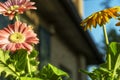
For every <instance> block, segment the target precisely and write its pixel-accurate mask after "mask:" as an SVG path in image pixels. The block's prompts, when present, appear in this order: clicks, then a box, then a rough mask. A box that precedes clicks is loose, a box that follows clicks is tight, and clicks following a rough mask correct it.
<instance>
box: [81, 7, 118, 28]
mask: <svg viewBox="0 0 120 80" xmlns="http://www.w3.org/2000/svg"><path fill="white" fill-rule="evenodd" d="M118 12H120V6H116V7H112V8H108V9H104V10H102V11H99V12H96V13H93V14H92V15H90V16H89V17H87V18H86V19H85V20H83V21H82V22H81V26H83V27H84V30H87V29H91V28H92V26H93V27H94V28H96V26H97V24H98V25H99V26H103V25H104V24H106V23H107V22H109V20H110V19H111V18H116V17H117V16H119V13H118Z"/></svg>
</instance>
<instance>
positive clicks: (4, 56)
mask: <svg viewBox="0 0 120 80" xmlns="http://www.w3.org/2000/svg"><path fill="white" fill-rule="evenodd" d="M9 59H10V56H9V51H3V50H0V73H2V72H5V76H6V77H7V76H8V75H11V74H12V75H14V76H18V74H17V73H16V72H15V67H14V65H13V64H7V62H8V60H9Z"/></svg>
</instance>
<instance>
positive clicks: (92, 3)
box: [83, 0, 120, 51]
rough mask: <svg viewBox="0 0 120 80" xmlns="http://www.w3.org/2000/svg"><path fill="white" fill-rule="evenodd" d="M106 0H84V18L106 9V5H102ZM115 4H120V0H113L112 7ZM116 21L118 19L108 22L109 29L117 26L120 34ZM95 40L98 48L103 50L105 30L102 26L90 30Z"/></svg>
mask: <svg viewBox="0 0 120 80" xmlns="http://www.w3.org/2000/svg"><path fill="white" fill-rule="evenodd" d="M104 1H105V0H84V16H83V19H84V18H86V17H87V16H89V15H90V14H92V13H94V12H97V11H100V10H103V9H104V7H105V6H104V5H101V3H102V2H104ZM113 6H120V0H111V4H110V7H113ZM115 23H116V20H115V19H112V20H110V23H108V24H107V31H109V30H110V29H112V28H115V29H116V30H117V32H118V34H120V31H119V30H120V27H115ZM89 32H90V34H91V36H92V38H93V40H94V41H95V43H96V45H97V47H98V49H99V50H100V51H102V49H101V47H102V46H103V42H102V40H103V31H102V28H101V27H99V26H97V28H96V29H94V28H93V29H92V31H89Z"/></svg>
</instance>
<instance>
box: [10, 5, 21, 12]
mask: <svg viewBox="0 0 120 80" xmlns="http://www.w3.org/2000/svg"><path fill="white" fill-rule="evenodd" d="M18 8H19V6H18V5H13V6H10V8H9V10H10V11H11V10H16V9H18Z"/></svg>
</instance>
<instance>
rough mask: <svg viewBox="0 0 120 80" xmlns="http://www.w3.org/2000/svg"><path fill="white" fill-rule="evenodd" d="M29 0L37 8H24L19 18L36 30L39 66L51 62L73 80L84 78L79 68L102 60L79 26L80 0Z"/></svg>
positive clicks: (84, 79)
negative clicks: (38, 41)
mask: <svg viewBox="0 0 120 80" xmlns="http://www.w3.org/2000/svg"><path fill="white" fill-rule="evenodd" d="M32 1H35V2H36V7H37V8H38V9H37V10H36V11H35V10H34V11H27V12H26V14H25V15H24V16H22V17H23V18H22V20H24V21H26V22H28V23H29V24H31V25H32V26H34V28H35V31H36V32H37V33H38V37H39V38H40V44H39V46H38V50H39V51H40V61H41V65H44V64H46V63H48V62H50V63H52V64H53V65H55V66H57V67H59V68H61V69H62V70H64V71H66V72H68V73H69V74H70V76H71V78H72V79H73V80H86V78H85V76H84V75H83V74H81V73H79V72H78V71H79V69H86V67H87V66H88V65H91V64H100V63H102V62H103V60H102V57H101V55H100V53H99V51H98V50H97V48H96V46H95V44H94V42H93V40H92V39H91V37H90V35H89V33H88V32H87V31H86V32H84V31H83V29H82V27H81V26H80V21H81V20H82V19H81V16H82V14H83V13H82V0H32Z"/></svg>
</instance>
